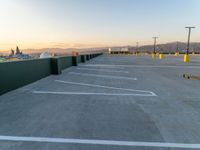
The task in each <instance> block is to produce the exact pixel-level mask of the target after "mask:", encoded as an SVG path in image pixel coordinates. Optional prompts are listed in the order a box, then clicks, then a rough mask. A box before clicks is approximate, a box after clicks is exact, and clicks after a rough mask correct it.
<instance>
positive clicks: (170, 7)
mask: <svg viewBox="0 0 200 150" xmlns="http://www.w3.org/2000/svg"><path fill="white" fill-rule="evenodd" d="M198 6H200V1H199V0H191V1H188V0H168V1H162V0H124V1H120V0H109V1H106V0H101V1H100V0H84V1H81V0H73V1H72V0H57V1H55V0H48V1H47V0H44V1H39V0H29V1H26V0H7V1H1V2H0V19H1V21H2V23H1V24H0V51H2V50H9V49H10V48H13V47H15V46H16V45H18V46H20V47H21V48H22V49H26V48H35V49H38V48H47V47H57V48H87V47H104V46H122V45H132V46H134V45H135V44H136V42H140V45H148V44H152V43H153V40H152V38H151V37H152V36H159V39H158V43H168V42H174V41H181V42H186V41H187V33H188V32H187V30H186V29H185V28H184V27H185V26H188V25H192V26H196V27H197V28H196V29H194V31H192V37H191V41H192V42H199V41H200V40H199V39H200V30H199V29H198V26H200V21H199V19H198V15H199V14H200V9H199V8H198Z"/></svg>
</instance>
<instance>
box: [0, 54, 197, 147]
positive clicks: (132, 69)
mask: <svg viewBox="0 0 200 150" xmlns="http://www.w3.org/2000/svg"><path fill="white" fill-rule="evenodd" d="M191 60H192V62H191V63H188V64H185V63H183V60H182V58H181V57H180V56H179V57H175V56H167V57H166V58H165V59H163V60H158V59H157V60H152V59H151V56H138V57H136V56H125V55H124V56H119V55H103V56H100V57H97V58H95V59H93V60H91V61H90V62H87V63H85V64H80V65H79V66H78V67H71V68H68V69H66V70H64V71H63V74H62V75H59V76H53V75H52V76H49V77H47V78H44V79H42V80H40V81H37V82H35V83H33V84H30V85H28V86H25V87H23V88H20V89H17V90H15V91H12V92H9V93H7V94H4V95H2V96H0V149H1V150H36V149H37V150H39V149H41V150H66V149H69V150H89V149H90V150H102V149H103V150H105V149H106V150H114V149H115V150H120V149H123V150H133V149H134V150H181V149H200V109H199V108H200V92H199V91H200V81H199V80H186V79H184V78H183V77H182V76H183V74H184V73H187V74H194V75H200V61H199V60H200V58H199V57H197V56H193V57H192V58H191Z"/></svg>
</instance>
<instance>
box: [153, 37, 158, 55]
mask: <svg viewBox="0 0 200 150" xmlns="http://www.w3.org/2000/svg"><path fill="white" fill-rule="evenodd" d="M157 38H158V37H153V39H154V50H153V54H154V55H155V54H156V42H157Z"/></svg>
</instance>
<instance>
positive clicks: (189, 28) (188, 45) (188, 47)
mask: <svg viewBox="0 0 200 150" xmlns="http://www.w3.org/2000/svg"><path fill="white" fill-rule="evenodd" d="M185 28H187V29H188V30H189V33H188V43H187V55H189V50H190V35H191V29H194V28H195V27H185Z"/></svg>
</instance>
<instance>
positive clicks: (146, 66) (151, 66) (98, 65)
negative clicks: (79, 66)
mask: <svg viewBox="0 0 200 150" xmlns="http://www.w3.org/2000/svg"><path fill="white" fill-rule="evenodd" d="M84 66H88V67H130V68H133V67H138V68H194V69H195V68H197V69H199V68H200V66H176V65H174V66H169V65H168V66H167V65H162V66H161V65H102V64H87V65H84Z"/></svg>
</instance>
